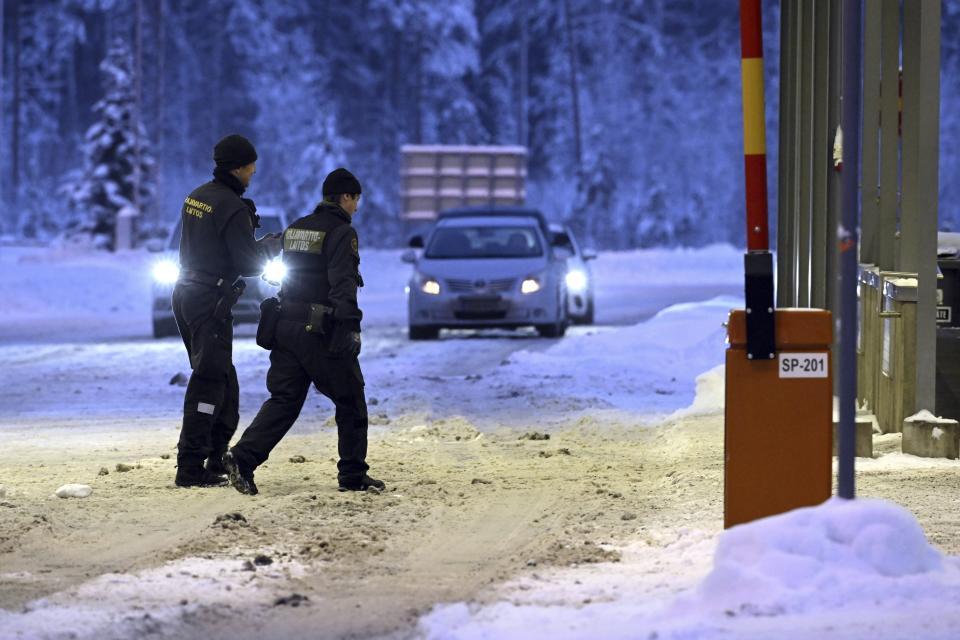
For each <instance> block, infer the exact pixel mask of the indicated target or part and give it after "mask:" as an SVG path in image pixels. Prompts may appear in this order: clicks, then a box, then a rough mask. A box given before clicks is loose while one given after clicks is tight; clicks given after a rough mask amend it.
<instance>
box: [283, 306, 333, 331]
mask: <svg viewBox="0 0 960 640" xmlns="http://www.w3.org/2000/svg"><path fill="white" fill-rule="evenodd" d="M280 317H281V318H282V319H283V320H290V321H293V322H299V323H301V324H305V325H306V330H307V331H308V332H309V333H320V334H324V333H327V330H328V329H329V328H330V326H331V325H332V324H333V307H331V306H328V305H325V304H323V303H319V302H297V301H294V300H282V301H281V302H280Z"/></svg>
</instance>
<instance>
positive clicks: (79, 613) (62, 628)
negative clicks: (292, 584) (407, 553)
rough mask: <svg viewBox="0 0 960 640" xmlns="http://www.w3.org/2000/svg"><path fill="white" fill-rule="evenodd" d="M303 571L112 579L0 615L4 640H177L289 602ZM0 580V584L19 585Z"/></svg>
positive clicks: (289, 566) (182, 570)
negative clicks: (208, 623) (285, 598)
mask: <svg viewBox="0 0 960 640" xmlns="http://www.w3.org/2000/svg"><path fill="white" fill-rule="evenodd" d="M304 573H305V569H304V567H303V565H301V564H299V563H297V562H292V561H282V562H281V561H277V562H274V563H273V564H271V565H270V566H269V567H260V568H258V569H256V570H252V569H250V568H249V567H244V561H243V560H242V559H229V558H196V557H188V558H182V559H180V560H176V561H174V562H170V563H167V564H164V565H161V566H159V567H156V568H152V569H145V570H143V571H139V572H136V573H107V574H104V575H101V576H99V577H96V578H94V579H92V580H89V581H87V582H83V583H81V584H79V585H77V586H75V587H70V588H68V589H66V590H64V591H59V592H57V593H55V594H53V595H51V596H48V597H46V598H41V599H38V600H34V601H32V602H29V603H28V604H27V605H26V606H24V607H23V610H22V611H6V610H3V609H0V630H2V632H0V637H3V638H31V639H40V638H44V639H49V640H54V639H60V638H72V639H74V640H81V639H90V640H94V639H96V640H100V639H102V638H139V637H146V636H153V635H159V636H165V637H170V636H171V635H177V631H176V630H177V628H178V626H180V625H187V626H189V624H190V621H191V619H194V618H196V617H202V616H209V615H213V616H225V615H229V614H230V612H231V610H232V608H234V607H236V608H241V609H242V608H247V609H250V608H255V607H266V606H270V605H271V604H275V603H274V601H275V599H276V597H277V596H278V595H280V594H284V593H286V594H289V592H284V591H282V589H284V588H287V586H286V585H288V584H289V581H290V580H291V579H296V578H300V577H302V576H303V575H304ZM16 579H17V576H16V575H13V574H0V580H11V581H12V580H16Z"/></svg>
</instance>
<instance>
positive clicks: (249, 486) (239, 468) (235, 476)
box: [223, 451, 259, 496]
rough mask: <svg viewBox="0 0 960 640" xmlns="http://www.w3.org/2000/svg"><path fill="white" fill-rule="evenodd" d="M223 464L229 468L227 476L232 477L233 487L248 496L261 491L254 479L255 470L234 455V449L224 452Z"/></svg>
mask: <svg viewBox="0 0 960 640" xmlns="http://www.w3.org/2000/svg"><path fill="white" fill-rule="evenodd" d="M223 466H224V468H225V469H226V470H227V477H228V478H230V484H232V485H233V488H234V489H236V490H237V491H239V492H240V493H244V494H246V495H248V496H255V495H257V494H258V493H259V491H258V490H257V485H256V483H255V482H254V481H253V470H251V469H247V468H246V467H245V466H243V465H242V464H240V462H239V461H238V460H237V459H236V458H235V457H234V456H233V452H232V451H227V452H226V453H225V454H223Z"/></svg>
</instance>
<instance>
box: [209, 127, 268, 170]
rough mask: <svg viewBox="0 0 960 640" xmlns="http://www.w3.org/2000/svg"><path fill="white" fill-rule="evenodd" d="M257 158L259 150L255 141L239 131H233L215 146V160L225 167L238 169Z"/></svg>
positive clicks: (218, 164)
mask: <svg viewBox="0 0 960 640" xmlns="http://www.w3.org/2000/svg"><path fill="white" fill-rule="evenodd" d="M256 160H257V150H256V149H254V148H253V143H251V142H250V141H249V140H247V139H246V138H244V137H243V136H241V135H240V134H239V133H231V134H230V135H229V136H227V137H225V138H223V139H222V140H220V142H218V143H217V146H215V147H214V148H213V161H214V162H216V163H217V166H218V167H221V168H223V169H227V170H230V169H238V168H240V167H245V166H247V165H248V164H250V163H251V162H256Z"/></svg>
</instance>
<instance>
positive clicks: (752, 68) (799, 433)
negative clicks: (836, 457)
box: [724, 0, 833, 527]
mask: <svg viewBox="0 0 960 640" xmlns="http://www.w3.org/2000/svg"><path fill="white" fill-rule="evenodd" d="M761 34H762V29H761V12H760V0H740V46H741V51H742V53H741V57H742V58H743V61H742V68H741V72H742V81H743V146H744V170H745V173H746V196H747V203H746V204H747V253H746V255H745V256H744V289H745V291H744V292H745V298H746V308H745V309H743V310H742V311H733V312H732V313H731V314H730V321H729V324H728V333H727V336H728V338H729V342H730V347H729V348H728V349H727V358H726V362H727V365H726V409H725V413H724V452H725V455H726V459H725V464H724V526H726V527H731V526H733V525H736V524H740V523H743V522H749V521H750V520H754V519H756V518H762V517H765V516H770V515H774V514H777V513H782V512H784V511H789V510H790V509H795V508H797V507H803V506H810V505H814V504H819V503H820V502H823V501H824V500H826V499H827V498H829V497H830V480H831V463H832V457H831V456H832V438H833V420H832V413H833V407H832V397H833V387H832V383H831V373H830V344H831V342H832V338H833V333H832V326H831V319H830V313H829V312H828V311H821V310H813V309H808V310H804V309H780V310H776V309H774V303H773V257H772V256H771V254H770V251H769V237H768V235H769V234H768V231H767V166H766V136H765V133H764V131H765V121H764V101H763V39H762V36H761Z"/></svg>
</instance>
